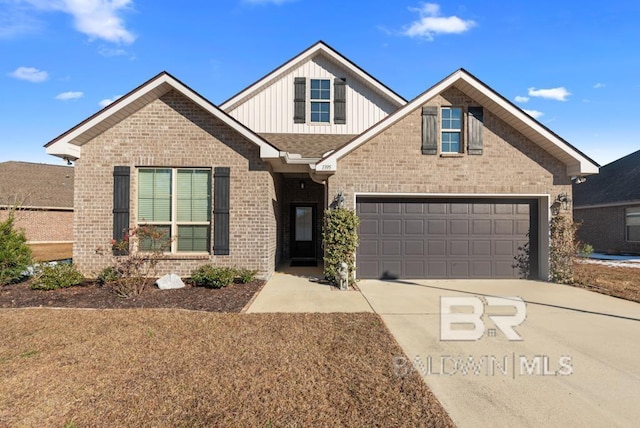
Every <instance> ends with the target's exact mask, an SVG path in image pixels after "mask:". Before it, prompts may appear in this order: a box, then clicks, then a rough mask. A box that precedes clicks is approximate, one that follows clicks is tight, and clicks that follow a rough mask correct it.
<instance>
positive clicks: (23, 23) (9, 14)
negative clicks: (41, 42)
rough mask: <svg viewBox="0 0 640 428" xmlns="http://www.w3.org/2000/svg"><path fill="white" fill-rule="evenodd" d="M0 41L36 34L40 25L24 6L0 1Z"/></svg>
mask: <svg viewBox="0 0 640 428" xmlns="http://www.w3.org/2000/svg"><path fill="white" fill-rule="evenodd" d="M0 4H1V5H2V6H1V7H0V39H12V38H14V37H17V36H20V35H23V34H31V33H37V32H38V31H39V30H40V28H41V27H42V23H41V22H40V21H39V20H38V19H37V18H36V17H35V16H33V13H29V10H26V9H28V8H25V7H24V5H22V4H19V3H16V2H12V3H7V2H6V1H2V0H0Z"/></svg>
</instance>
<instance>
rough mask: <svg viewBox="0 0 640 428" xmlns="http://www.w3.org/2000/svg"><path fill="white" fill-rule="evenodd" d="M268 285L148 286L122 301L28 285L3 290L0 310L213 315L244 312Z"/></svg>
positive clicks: (106, 292)
mask: <svg viewBox="0 0 640 428" xmlns="http://www.w3.org/2000/svg"><path fill="white" fill-rule="evenodd" d="M263 285H264V281H262V280H255V281H252V282H250V283H247V284H232V285H230V286H228V287H225V288H222V289H219V290H212V289H208V288H202V287H191V286H187V287H185V288H180V289H175V290H160V289H158V288H157V287H155V286H148V287H146V288H145V290H144V291H143V293H142V294H140V295H139V296H136V297H131V298H127V299H125V298H122V297H118V296H117V295H116V294H115V293H114V292H113V290H111V289H109V288H108V287H100V286H98V285H96V284H95V283H86V284H84V285H81V286H76V287H69V288H64V289H59V290H52V291H39V290H32V289H31V288H29V283H28V282H23V283H20V284H13V285H7V286H4V287H0V308H27V307H57V308H95V309H126V308H181V309H192V310H198V311H209V312H240V311H241V310H242V308H243V307H244V306H245V305H246V304H247V303H248V302H249V301H250V300H251V299H252V298H253V296H254V294H255V293H256V292H257V291H259V290H260V289H261V288H262V286H263Z"/></svg>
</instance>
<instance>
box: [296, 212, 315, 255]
mask: <svg viewBox="0 0 640 428" xmlns="http://www.w3.org/2000/svg"><path fill="white" fill-rule="evenodd" d="M315 224H316V206H315V205H312V204H294V205H292V206H291V258H292V259H315V258H316V228H315Z"/></svg>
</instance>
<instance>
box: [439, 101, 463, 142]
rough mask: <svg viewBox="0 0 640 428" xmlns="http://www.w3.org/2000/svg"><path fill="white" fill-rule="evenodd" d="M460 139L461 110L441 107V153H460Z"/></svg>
mask: <svg viewBox="0 0 640 428" xmlns="http://www.w3.org/2000/svg"><path fill="white" fill-rule="evenodd" d="M461 137H462V108H460V107H442V108H441V122H440V140H441V145H440V147H441V152H442V153H460V147H461Z"/></svg>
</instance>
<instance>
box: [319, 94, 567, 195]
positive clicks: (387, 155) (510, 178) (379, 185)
mask: <svg viewBox="0 0 640 428" xmlns="http://www.w3.org/2000/svg"><path fill="white" fill-rule="evenodd" d="M425 105H429V106H463V107H466V106H468V105H472V106H477V105H479V103H477V102H475V101H473V100H472V99H470V98H469V97H467V96H466V95H465V94H463V93H462V92H461V91H459V90H457V89H456V88H450V89H448V90H447V91H445V92H444V93H443V94H441V95H439V96H437V97H435V98H433V99H432V100H430V101H429V102H428V103H427V104H425ZM421 129H422V109H421V108H418V109H416V110H414V111H413V112H411V113H410V114H409V115H407V116H406V117H405V118H403V119H402V120H400V121H399V122H398V123H396V124H395V125H393V126H392V127H390V128H389V129H387V130H386V131H384V132H382V133H381V134H379V135H377V136H376V137H374V138H373V139H372V140H371V141H369V142H367V143H365V144H363V145H362V146H360V147H359V148H358V149H356V150H355V151H353V152H352V153H350V154H349V155H347V156H346V157H344V158H342V159H340V160H339V161H338V171H337V173H336V174H335V175H334V176H332V177H330V178H329V180H328V186H329V189H328V192H329V193H328V197H329V200H332V199H333V198H334V197H335V196H336V195H337V194H338V192H343V194H344V197H345V206H346V207H348V208H354V193H355V192H376V193H465V194H478V193H497V194H550V195H551V199H552V200H553V199H555V197H556V195H558V194H559V193H562V192H565V193H567V194H568V195H571V183H570V179H569V177H567V174H566V166H565V165H564V164H563V163H562V162H560V161H559V160H557V159H556V158H554V157H553V156H551V155H550V154H549V153H547V152H546V151H544V150H542V149H541V148H540V147H539V146H538V145H537V144H535V143H533V142H531V141H529V140H528V139H527V138H525V137H524V136H523V135H522V134H520V133H518V132H517V131H516V130H514V129H513V128H512V127H510V126H509V125H507V124H506V123H505V122H503V121H502V120H500V119H499V118H498V117H496V116H494V115H493V114H491V112H489V111H488V110H486V109H485V111H484V134H483V140H484V153H483V154H482V155H466V154H463V155H456V156H454V157H448V156H447V157H443V156H439V155H423V154H422V153H421ZM464 129H466V124H465V128H464ZM463 134H464V132H463Z"/></svg>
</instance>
